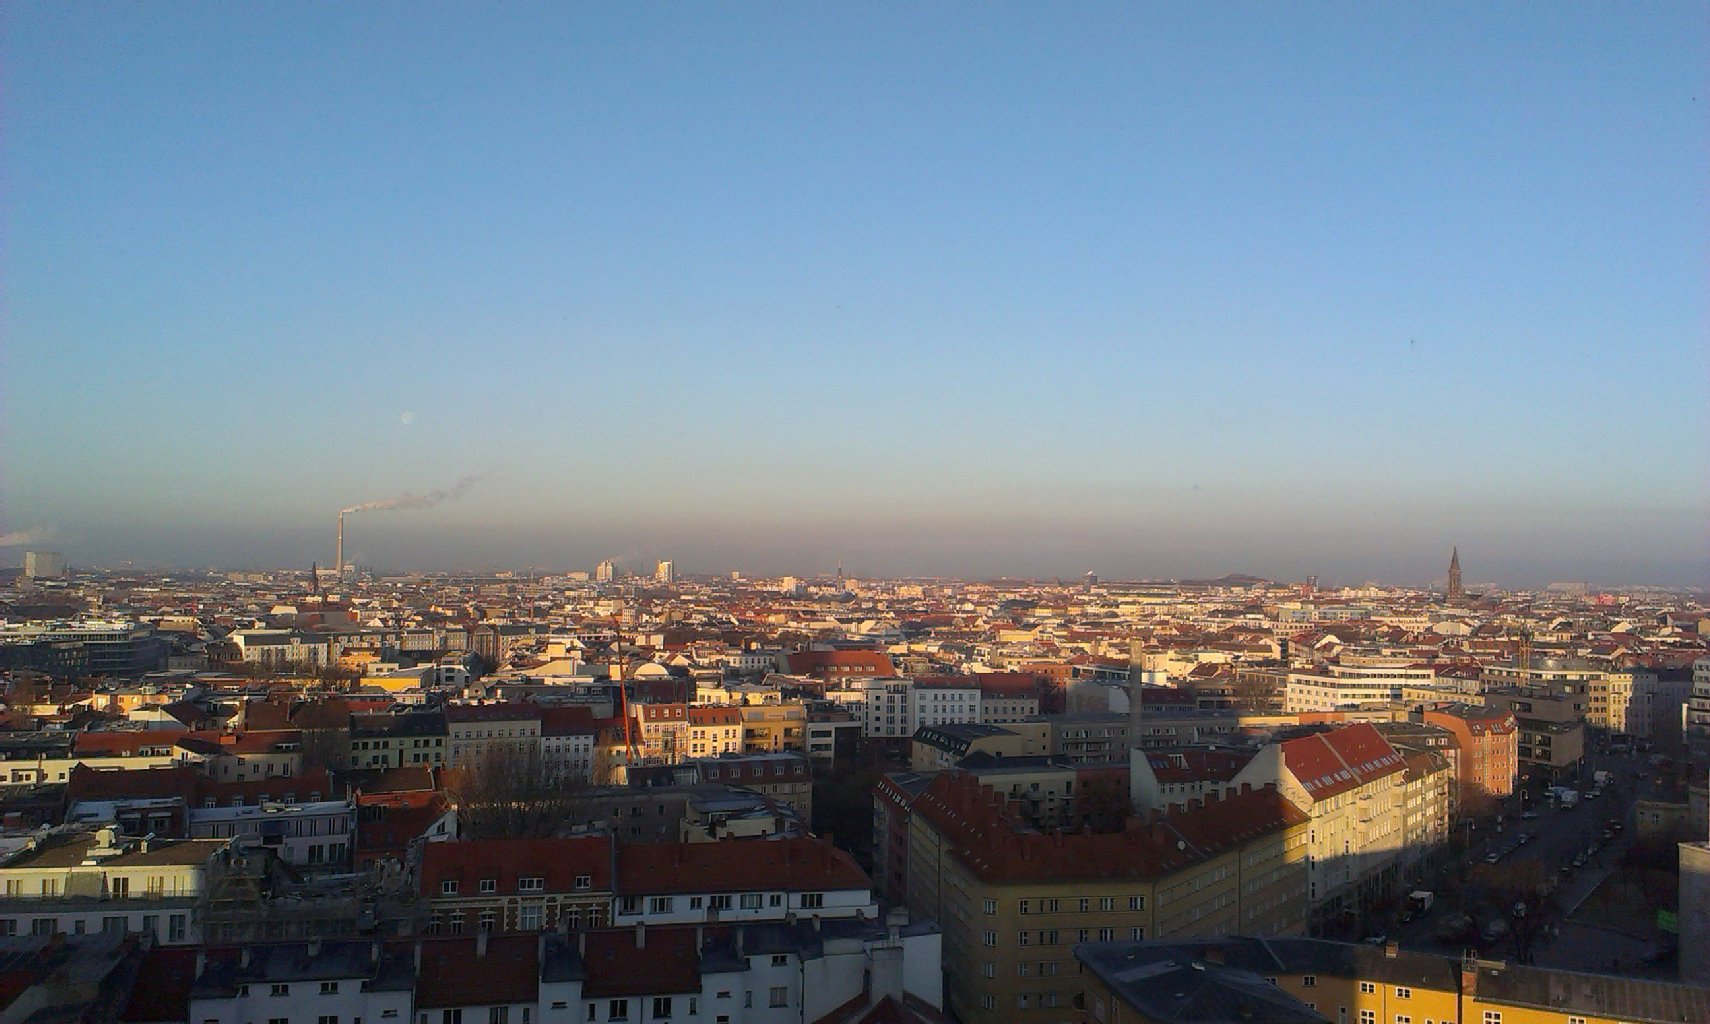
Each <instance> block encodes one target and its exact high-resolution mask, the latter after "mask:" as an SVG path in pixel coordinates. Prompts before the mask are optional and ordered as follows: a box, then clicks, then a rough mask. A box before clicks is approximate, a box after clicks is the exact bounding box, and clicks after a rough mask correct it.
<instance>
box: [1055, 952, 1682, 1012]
mask: <svg viewBox="0 0 1710 1024" xmlns="http://www.w3.org/2000/svg"><path fill="white" fill-rule="evenodd" d="M1076 959H1077V961H1078V963H1079V964H1080V965H1081V966H1082V967H1083V968H1084V970H1085V974H1084V976H1083V978H1084V981H1085V988H1084V993H1083V997H1084V998H1083V1002H1084V1005H1085V1006H1086V1008H1087V1019H1089V1020H1091V1021H1094V1022H1096V1024H1150V1022H1156V1024H1175V1022H1178V1021H1180V1020H1182V1019H1183V1018H1182V1017H1180V1016H1178V1015H1177V1008H1179V1007H1180V1006H1182V1005H1184V1004H1188V1005H1203V1003H1202V1001H1203V1000H1205V999H1207V998H1208V997H1212V998H1215V1005H1218V1006H1231V1005H1232V1006H1234V1007H1236V1009H1235V1010H1233V1016H1232V1017H1231V1018H1230V1019H1236V1018H1239V1019H1242V1020H1255V1021H1259V1020H1263V1021H1272V1022H1278V1024H1287V1022H1300V1024H1309V1022H1310V1024H1318V1022H1328V1021H1337V1022H1339V1024H1341V1022H1347V1024H1423V1022H1425V1021H1437V1022H1446V1021H1454V1022H1467V1024H1474V1022H1481V1021H1482V1022H1483V1024H1679V1022H1680V1021H1687V1020H1692V1021H1697V1020H1710V988H1702V987H1698V986H1693V985H1677V984H1673V983H1670V982H1664V981H1650V980H1645V979H1640V978H1634V977H1631V976H1627V975H1613V974H1608V975H1605V974H1586V973H1579V972H1572V971H1561V970H1552V969H1548V968H1541V967H1530V966H1526V965H1522V964H1511V963H1504V962H1501V961H1492V960H1477V959H1463V958H1461V957H1449V956H1438V955H1436V954H1431V953H1421V952H1415V951H1412V950H1402V949H1397V948H1396V947H1395V946H1394V945H1389V946H1368V945H1349V944H1346V943H1340V942H1329V941H1326V940H1323V939H1305V938H1281V939H1263V938H1258V937H1248V936H1234V935H1232V936H1228V937H1224V938H1218V939H1211V940H1205V941H1196V942H1146V943H1128V942H1116V943H1097V944H1089V945H1086V946H1082V947H1080V948H1078V949H1077V950H1076Z"/></svg>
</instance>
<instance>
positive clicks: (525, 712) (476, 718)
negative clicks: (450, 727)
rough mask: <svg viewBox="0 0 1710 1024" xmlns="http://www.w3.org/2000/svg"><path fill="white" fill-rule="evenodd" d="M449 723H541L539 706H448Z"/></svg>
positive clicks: (446, 712)
mask: <svg viewBox="0 0 1710 1024" xmlns="http://www.w3.org/2000/svg"><path fill="white" fill-rule="evenodd" d="M445 720H446V721H447V722H453V723H455V722H524V721H539V720H540V706H539V705H538V704H522V703H509V704H447V705H446V706H445Z"/></svg>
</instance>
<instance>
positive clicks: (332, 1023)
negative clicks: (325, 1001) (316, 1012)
mask: <svg viewBox="0 0 1710 1024" xmlns="http://www.w3.org/2000/svg"><path fill="white" fill-rule="evenodd" d="M315 1024H338V1015H337V1014H332V1013H328V1014H322V1015H321V1016H319V1017H317V1018H315Z"/></svg>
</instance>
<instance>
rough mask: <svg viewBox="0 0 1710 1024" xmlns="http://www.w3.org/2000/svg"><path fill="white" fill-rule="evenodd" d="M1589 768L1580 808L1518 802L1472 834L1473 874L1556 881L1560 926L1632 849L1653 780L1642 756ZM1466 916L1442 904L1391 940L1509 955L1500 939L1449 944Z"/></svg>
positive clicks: (1598, 758) (1591, 760)
mask: <svg viewBox="0 0 1710 1024" xmlns="http://www.w3.org/2000/svg"><path fill="white" fill-rule="evenodd" d="M1586 762H1587V763H1586V766H1585V769H1584V775H1583V778H1584V780H1585V781H1584V784H1583V785H1582V786H1581V787H1579V788H1578V791H1579V792H1580V793H1581V797H1580V799H1579V801H1578V803H1576V804H1575V805H1573V806H1571V807H1559V806H1557V805H1556V804H1555V803H1554V802H1553V801H1551V802H1533V803H1524V802H1522V801H1521V800H1520V799H1519V798H1518V797H1516V798H1514V799H1512V800H1510V801H1509V802H1508V803H1507V805H1506V806H1505V808H1504V810H1503V813H1502V816H1501V821H1500V822H1494V823H1491V822H1487V823H1485V824H1480V825H1476V826H1475V827H1473V828H1472V829H1470V830H1469V831H1468V832H1467V833H1466V836H1467V837H1468V838H1470V843H1469V845H1468V847H1467V853H1466V863H1465V864H1464V865H1463V869H1464V870H1466V871H1469V872H1470V870H1471V869H1472V867H1473V866H1474V865H1477V864H1508V863H1516V862H1520V863H1524V862H1531V863H1535V864H1537V865H1539V867H1540V868H1541V869H1542V873H1543V874H1544V876H1545V877H1546V878H1549V879H1552V880H1553V881H1552V883H1551V887H1552V888H1553V890H1554V892H1553V902H1554V914H1553V920H1554V921H1555V922H1557V923H1559V922H1561V921H1565V920H1566V919H1567V918H1568V917H1569V916H1570V915H1571V914H1572V913H1573V911H1574V910H1575V909H1576V908H1577V907H1578V906H1579V905H1580V903H1582V902H1583V901H1584V900H1585V899H1586V897H1587V896H1589V895H1590V894H1591V893H1592V892H1593V891H1594V890H1595V889H1596V888H1597V886H1598V885H1600V884H1601V883H1602V882H1603V880H1604V879H1605V878H1607V877H1608V875H1609V873H1610V872H1611V871H1613V870H1614V868H1615V865H1616V864H1617V863H1618V862H1619V861H1620V859H1621V855H1622V854H1623V853H1624V852H1625V851H1626V849H1627V846H1628V845H1630V843H1631V842H1632V828H1633V824H1634V820H1633V803H1634V800H1635V799H1637V795H1638V794H1642V793H1644V792H1645V791H1646V790H1647V788H1648V786H1647V783H1648V782H1649V779H1648V778H1647V776H1648V774H1649V773H1648V771H1647V767H1646V764H1645V762H1644V760H1643V758H1642V757H1635V756H1628V755H1625V754H1622V755H1610V754H1588V755H1587V757H1586ZM1600 770H1601V771H1608V772H1610V773H1611V777H1610V780H1609V784H1608V785H1607V786H1606V787H1597V786H1596V785H1595V783H1594V782H1593V781H1592V780H1593V779H1594V778H1595V775H1594V773H1595V772H1596V771H1600ZM1462 913H1463V911H1462V908H1459V907H1456V906H1453V905H1451V904H1449V903H1447V902H1445V901H1444V900H1443V899H1438V900H1437V902H1436V904H1435V905H1434V906H1433V907H1432V909H1431V911H1430V912H1429V913H1427V914H1424V915H1421V916H1419V917H1417V918H1416V919H1413V920H1409V921H1406V922H1404V923H1399V924H1397V925H1396V926H1395V928H1394V930H1393V931H1392V932H1391V933H1390V937H1392V938H1394V939H1396V940H1397V941H1399V942H1400V943H1401V944H1402V945H1404V946H1409V947H1413V948H1420V949H1432V948H1434V949H1451V948H1452V949H1455V950H1460V949H1464V948H1469V947H1478V946H1481V945H1483V946H1489V947H1491V948H1492V950H1493V951H1495V950H1506V949H1508V948H1509V947H1508V940H1507V939H1506V938H1501V937H1499V938H1495V939H1491V938H1489V937H1485V938H1479V937H1476V936H1472V935H1465V936H1459V937H1453V938H1451V937H1449V936H1448V935H1447V934H1446V932H1449V931H1453V928H1452V927H1448V926H1451V925H1452V924H1453V923H1454V922H1455V921H1456V920H1457V919H1458V918H1459V917H1461V915H1462ZM1486 916H1488V914H1487V915H1486ZM1475 917H1476V915H1475ZM1488 923H1489V922H1488V921H1486V920H1482V919H1478V920H1475V924H1474V928H1475V929H1478V930H1482V929H1483V928H1484V927H1485V926H1486V925H1488Z"/></svg>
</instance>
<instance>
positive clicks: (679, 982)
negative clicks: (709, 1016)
mask: <svg viewBox="0 0 1710 1024" xmlns="http://www.w3.org/2000/svg"><path fill="white" fill-rule="evenodd" d="M695 935H696V930H695V928H694V927H692V926H691V927H687V928H645V929H644V928H642V927H640V926H637V927H634V928H602V929H600V930H598V931H591V932H588V938H587V948H586V949H585V950H584V951H583V953H582V970H583V972H584V974H583V978H582V996H583V998H587V999H604V998H607V997H609V996H646V995H673V994H676V993H683V992H699V991H700V990H701V951H700V950H699V949H697V948H695Z"/></svg>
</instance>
